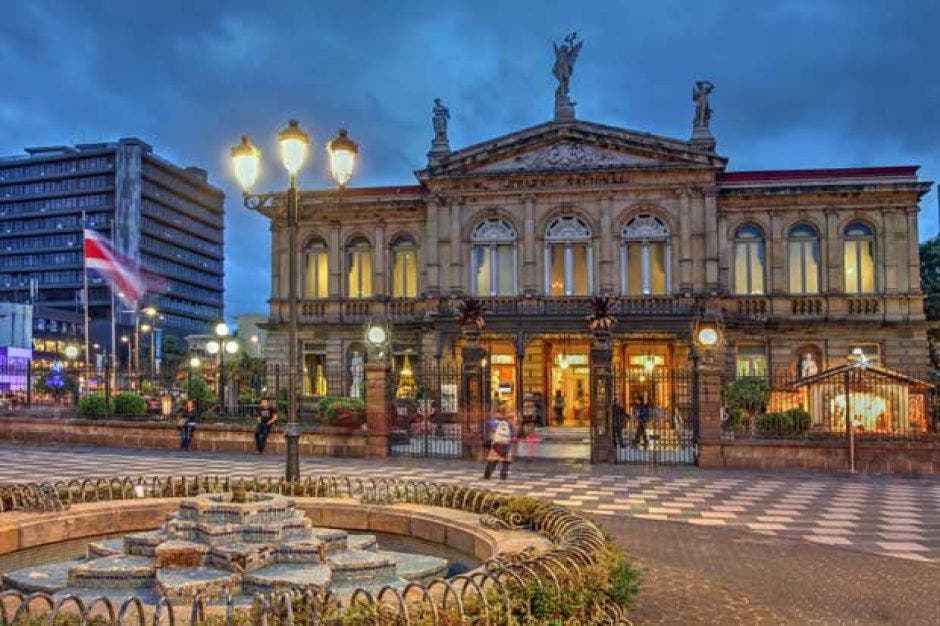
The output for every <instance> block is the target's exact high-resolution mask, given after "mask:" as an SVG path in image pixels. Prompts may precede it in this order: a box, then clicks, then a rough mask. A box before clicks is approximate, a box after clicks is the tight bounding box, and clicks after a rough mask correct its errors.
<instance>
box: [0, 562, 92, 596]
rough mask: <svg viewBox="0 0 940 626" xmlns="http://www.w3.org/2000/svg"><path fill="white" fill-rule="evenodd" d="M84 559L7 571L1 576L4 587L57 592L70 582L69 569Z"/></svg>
mask: <svg viewBox="0 0 940 626" xmlns="http://www.w3.org/2000/svg"><path fill="white" fill-rule="evenodd" d="M83 562H84V561H78V560H76V561H64V562H62V563H52V564H50V565H37V566H35V567H26V568H23V569H18V570H15V571H12V572H7V573H6V574H4V575H3V576H2V577H0V582H2V583H3V589H6V590H16V591H21V592H23V593H55V592H57V591H60V590H62V589H64V588H65V587H66V586H67V585H68V582H69V570H70V569H72V568H73V567H75V566H76V565H80V564H81V563H83Z"/></svg>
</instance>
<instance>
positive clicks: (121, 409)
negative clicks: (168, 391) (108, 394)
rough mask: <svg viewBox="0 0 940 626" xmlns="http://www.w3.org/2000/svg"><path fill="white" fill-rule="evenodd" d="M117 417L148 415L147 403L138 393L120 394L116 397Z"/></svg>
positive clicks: (115, 412) (115, 411)
mask: <svg viewBox="0 0 940 626" xmlns="http://www.w3.org/2000/svg"><path fill="white" fill-rule="evenodd" d="M113 403H114V414H115V415H122V416H123V415H146V414H147V401H146V400H144V398H143V396H140V395H138V394H136V393H127V392H125V393H119V394H118V395H116V396H115V397H114V401H113Z"/></svg>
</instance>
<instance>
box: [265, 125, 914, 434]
mask: <svg viewBox="0 0 940 626" xmlns="http://www.w3.org/2000/svg"><path fill="white" fill-rule="evenodd" d="M446 145H447V144H446V138H445V140H444V142H443V147H442V141H441V138H440V137H439V136H436V137H435V143H434V144H432V147H433V148H434V149H433V150H432V152H431V154H430V155H429V162H428V165H427V167H425V168H424V169H422V170H420V171H417V172H416V173H415V174H416V177H417V184H414V185H403V186H398V187H380V188H350V189H346V190H345V191H343V192H341V193H340V192H337V191H333V190H310V191H304V192H302V197H301V202H302V209H301V212H300V213H301V217H300V236H299V237H298V241H299V242H300V246H299V248H298V249H296V250H293V251H289V250H287V248H286V242H287V236H286V231H285V230H284V228H283V226H282V225H281V224H280V223H277V222H275V223H272V238H273V246H272V259H271V266H272V293H271V309H270V321H269V338H268V344H267V355H268V357H269V359H270V362H271V363H272V364H278V363H280V367H282V368H284V369H283V370H281V371H286V363H284V358H285V355H286V354H287V350H286V345H285V342H286V333H287V310H288V288H289V287H288V285H287V274H288V272H287V255H288V254H289V253H293V254H294V255H296V261H297V267H298V268H299V271H298V284H297V285H296V286H295V288H296V293H297V294H298V297H299V311H300V326H299V333H300V336H299V342H300V346H299V348H300V349H299V350H298V355H299V359H300V362H299V363H298V366H299V367H298V370H299V371H300V372H301V376H303V381H302V384H300V385H299V387H298V388H299V389H301V390H303V394H304V396H306V397H313V396H316V395H321V394H323V393H330V394H340V395H349V393H350V390H352V391H355V389H353V384H352V383H353V381H352V379H353V378H355V377H356V376H358V374H357V373H356V371H355V370H357V368H358V369H359V370H360V371H361V365H360V364H361V360H360V359H358V358H357V355H364V354H365V353H366V348H365V345H364V341H363V336H364V329H365V327H366V325H368V324H374V323H379V324H385V325H387V326H388V327H389V330H390V334H391V337H392V345H391V353H392V356H393V368H394V371H395V372H397V373H398V374H393V375H400V373H401V372H402V370H405V371H406V372H409V371H414V370H420V369H422V368H423V369H425V370H426V369H429V368H431V367H432V364H433V367H438V366H440V365H442V364H443V367H449V366H450V365H452V364H455V363H456V362H457V361H458V360H459V357H460V346H461V338H460V333H459V331H458V329H457V327H456V325H455V322H454V315H453V307H454V305H455V303H456V301H457V300H458V299H460V298H463V297H466V296H474V297H478V298H481V299H482V300H484V302H485V305H486V307H487V326H486V330H485V333H484V339H483V342H482V345H483V347H484V349H485V350H486V352H487V354H488V355H489V356H488V363H487V367H488V368H489V372H490V380H491V381H492V387H491V390H490V392H491V393H492V394H493V395H494V397H496V399H497V400H500V401H504V402H506V403H508V405H509V406H516V407H518V408H519V409H520V410H524V403H525V401H526V398H528V397H531V396H532V394H536V396H539V397H541V401H542V402H543V405H545V406H546V407H547V406H548V404H549V403H548V397H549V396H553V395H555V394H557V393H558V390H561V391H562V394H563V396H564V397H565V398H566V403H565V404H566V406H565V408H564V415H563V416H562V417H563V419H562V423H564V424H582V423H584V421H585V420H586V416H587V410H586V407H585V406H584V404H585V402H586V399H587V397H588V396H589V394H588V390H587V388H586V385H587V383H588V381H587V378H586V377H587V354H588V349H589V335H588V333H587V329H586V325H585V322H584V317H585V315H587V314H588V313H589V312H590V298H591V297H592V296H594V295H609V296H611V297H612V302H613V305H612V312H613V314H614V315H615V317H616V318H617V320H618V323H617V325H616V327H615V329H614V340H615V341H614V344H615V349H614V366H615V368H616V369H617V371H618V376H620V378H621V381H620V382H621V384H619V385H618V389H619V392H618V393H619V394H621V395H622V396H623V398H624V401H626V402H630V401H631V398H632V397H634V396H635V395H636V394H637V393H642V394H644V395H646V394H649V393H654V394H656V395H658V394H660V393H665V392H663V391H651V390H649V389H648V388H646V387H643V386H642V385H639V383H638V382H637V381H638V380H639V378H638V377H637V376H635V375H633V374H631V372H633V373H635V372H636V371H645V372H652V371H658V370H662V371H676V370H681V369H682V368H685V367H687V366H688V365H689V364H690V351H691V348H692V337H693V332H694V329H695V328H696V326H697V324H698V323H699V321H700V320H702V319H703V318H705V317H708V318H709V319H713V320H716V321H717V322H718V323H719V324H720V326H721V328H722V343H721V355H722V356H721V357H720V358H719V360H720V362H721V365H722V371H723V374H724V376H725V377H726V378H731V377H734V376H737V375H765V374H767V375H775V374H785V373H793V372H796V371H797V370H798V368H799V367H800V364H801V362H802V361H803V360H805V359H807V356H806V355H811V358H812V360H813V361H814V365H815V366H816V367H817V368H818V369H820V370H822V369H824V368H827V367H831V366H835V365H838V364H841V363H843V362H845V360H846V359H847V357H848V356H849V354H850V353H851V351H852V350H853V349H854V348H856V347H861V348H862V349H863V350H864V351H865V352H866V354H867V355H868V356H869V357H870V358H872V359H874V360H875V361H877V362H880V363H881V364H883V365H885V366H888V367H893V368H901V369H908V368H910V367H911V366H914V365H924V366H926V364H927V359H928V344H927V337H926V328H925V322H924V314H923V296H922V293H921V290H920V285H919V259H918V247H917V246H918V225H917V214H918V201H919V198H920V197H921V196H922V195H923V194H924V193H926V192H927V191H928V189H929V187H930V184H929V183H927V182H924V181H920V180H918V178H917V169H918V168H917V167H916V166H900V167H868V168H850V169H820V170H773V171H729V170H728V169H727V162H728V161H727V158H726V157H724V156H720V155H719V154H717V153H716V152H715V148H714V140H711V141H704V142H703V141H702V140H701V139H700V138H698V139H697V138H693V139H692V140H689V141H685V140H678V139H670V138H667V137H660V136H656V135H651V134H647V133H639V132H635V131H631V130H626V129H621V128H613V127H610V126H605V125H601V124H596V123H590V122H586V121H579V120H574V119H556V120H553V121H550V122H547V123H544V124H539V125H537V126H534V127H531V128H527V129H524V130H520V131H518V132H514V133H511V134H509V135H506V136H503V137H498V138H496V139H492V140H489V141H486V142H483V143H480V144H477V145H472V146H469V147H466V148H463V149H459V150H450V149H449V148H447V147H446ZM328 372H334V373H333V374H329V373H328ZM336 372H338V373H336ZM640 378H642V376H641V377H640ZM631 381H632V382H633V383H634V384H633V387H631V386H630V385H631ZM432 395H433V394H432ZM667 395H668V394H667ZM663 401H664V402H668V399H664V400H663ZM546 410H547V409H546Z"/></svg>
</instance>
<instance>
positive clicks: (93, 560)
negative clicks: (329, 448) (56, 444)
mask: <svg viewBox="0 0 940 626" xmlns="http://www.w3.org/2000/svg"><path fill="white" fill-rule="evenodd" d="M447 569H448V563H447V561H446V560H444V559H441V558H438V557H433V556H424V555H417V554H408V553H402V552H392V551H388V550H381V549H379V547H378V543H377V541H376V537H375V536H374V535H352V534H349V533H347V532H346V531H345V530H339V529H333V528H316V527H313V526H312V525H311V522H310V520H309V519H307V517H306V516H305V515H304V514H303V512H302V511H300V510H298V509H297V508H296V506H295V503H294V501H293V500H292V499H290V498H288V497H285V496H281V495H276V494H262V493H252V492H246V491H244V489H242V488H239V487H236V489H235V490H234V491H233V492H232V493H221V494H207V495H202V496H198V497H195V498H189V499H186V500H183V501H182V503H181V504H180V507H179V511H178V512H177V513H175V514H172V515H170V516H168V518H167V520H166V522H165V523H164V524H163V525H162V526H161V527H160V528H158V529H157V530H153V531H147V532H138V533H132V534H129V535H125V536H124V538H123V539H112V540H104V541H95V542H92V543H90V544H89V545H88V553H87V558H86V559H84V560H80V561H67V562H64V563H54V564H51V565H42V566H38V567H30V568H25V569H21V570H18V571H14V572H10V573H8V574H5V575H4V576H3V586H4V588H5V589H16V590H19V591H22V592H24V593H31V592H37V591H42V592H46V593H53V594H64V593H76V594H78V595H114V596H119V595H127V594H128V593H129V590H133V593H135V594H137V595H140V596H142V597H144V598H147V597H150V598H153V599H154V600H155V599H156V598H158V597H160V596H165V597H166V598H168V599H169V600H171V601H173V600H188V599H192V598H194V597H195V596H196V595H197V594H199V593H202V595H203V597H205V598H207V599H214V600H220V599H223V598H224V597H225V596H227V595H231V596H233V597H240V596H242V597H243V596H247V595H250V594H254V593H267V592H271V591H277V590H286V589H309V588H313V589H316V590H327V589H329V590H331V591H333V592H334V593H336V594H337V595H338V596H339V597H344V596H346V595H348V594H350V593H352V591H353V590H354V589H356V588H359V587H362V588H365V589H370V590H373V591H375V590H378V589H379V588H380V587H382V586H385V585H391V586H396V587H401V586H404V585H406V584H407V583H408V582H426V581H428V580H430V579H432V578H435V577H439V576H442V575H444V574H445V573H446V572H447Z"/></svg>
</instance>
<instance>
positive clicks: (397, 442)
mask: <svg viewBox="0 0 940 626" xmlns="http://www.w3.org/2000/svg"><path fill="white" fill-rule="evenodd" d="M459 389H460V368H459V367H458V366H457V365H455V364H450V363H446V364H445V363H441V362H440V361H439V360H430V361H423V362H420V363H415V364H411V363H409V364H407V365H404V366H403V365H399V366H398V367H396V368H395V369H394V370H393V371H392V376H391V377H390V385H389V396H390V403H391V407H392V408H391V419H390V420H389V444H388V445H389V454H390V455H392V456H413V457H443V458H460V457H461V456H463V440H464V435H465V433H464V430H465V424H463V422H462V419H461V415H462V413H461V411H460V406H459V399H458V398H459V393H458V390H459Z"/></svg>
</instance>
